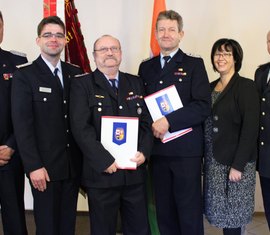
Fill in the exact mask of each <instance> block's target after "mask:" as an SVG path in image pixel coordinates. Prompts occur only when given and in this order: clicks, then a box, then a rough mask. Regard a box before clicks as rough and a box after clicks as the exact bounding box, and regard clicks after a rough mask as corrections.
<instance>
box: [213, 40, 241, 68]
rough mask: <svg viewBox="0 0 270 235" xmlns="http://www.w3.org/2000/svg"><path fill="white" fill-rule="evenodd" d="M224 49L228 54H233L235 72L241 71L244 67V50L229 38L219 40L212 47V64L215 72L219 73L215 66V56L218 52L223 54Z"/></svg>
mask: <svg viewBox="0 0 270 235" xmlns="http://www.w3.org/2000/svg"><path fill="white" fill-rule="evenodd" d="M223 48H224V49H225V51H226V52H232V55H233V59H234V61H235V71H236V72H239V70H240V69H241V67H242V60H243V50H242V47H241V46H240V44H239V43H238V42H237V41H235V40H233V39H229V38H221V39H219V40H217V41H216V42H215V43H214V45H213V47H212V51H211V62H212V66H213V69H214V71H217V69H216V67H215V64H214V55H215V53H216V52H217V51H219V52H222V51H223Z"/></svg>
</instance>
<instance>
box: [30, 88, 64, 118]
mask: <svg viewBox="0 0 270 235" xmlns="http://www.w3.org/2000/svg"><path fill="white" fill-rule="evenodd" d="M58 102H60V100H58V101H57V99H56V98H55V97H54V95H53V94H52V93H42V92H40V93H35V94H34V95H33V107H34V110H35V113H36V114H40V115H41V116H42V115H46V116H48V115H49V114H51V113H52V112H54V111H55V110H54V107H56V106H57V107H58ZM59 105H61V104H60V103H59ZM59 107H61V106H59Z"/></svg>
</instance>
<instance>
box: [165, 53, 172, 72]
mask: <svg viewBox="0 0 270 235" xmlns="http://www.w3.org/2000/svg"><path fill="white" fill-rule="evenodd" d="M170 59H171V56H169V55H166V56H163V60H164V66H163V69H164V68H165V67H166V65H167V64H168V63H169V60H170Z"/></svg>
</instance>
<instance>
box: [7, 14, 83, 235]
mask: <svg viewBox="0 0 270 235" xmlns="http://www.w3.org/2000/svg"><path fill="white" fill-rule="evenodd" d="M37 33H38V37H37V39H36V43H37V45H38V46H39V47H40V51H41V54H40V56H39V57H38V58H37V59H36V60H35V61H33V63H32V64H30V65H27V66H25V67H22V68H20V69H18V70H17V71H16V73H15V74H14V80H13V81H14V82H13V84H12V115H13V122H14V130H15V136H16V138H17V141H18V147H19V150H20V152H21V157H22V161H23V166H24V169H25V172H26V174H27V176H28V177H29V180H30V185H31V189H32V195H33V199H34V217H35V223H36V234H38V235H40V234H46V235H47V234H50V235H60V234H61V235H69V234H70V235H74V233H75V219H76V208H77V197H78V190H79V180H80V171H81V154H80V151H79V149H78V148H77V146H76V144H75V141H74V140H73V137H72V133H71V131H70V127H69V90H70V80H71V78H72V77H73V76H74V75H76V74H80V73H82V71H81V69H80V68H78V67H75V66H73V65H71V64H67V63H65V62H62V61H61V60H60V54H61V52H62V51H63V49H64V47H65V44H66V38H65V26H64V23H63V22H62V21H61V19H60V18H59V17H57V16H50V17H48V18H44V19H42V20H41V22H40V23H39V25H38V28H37Z"/></svg>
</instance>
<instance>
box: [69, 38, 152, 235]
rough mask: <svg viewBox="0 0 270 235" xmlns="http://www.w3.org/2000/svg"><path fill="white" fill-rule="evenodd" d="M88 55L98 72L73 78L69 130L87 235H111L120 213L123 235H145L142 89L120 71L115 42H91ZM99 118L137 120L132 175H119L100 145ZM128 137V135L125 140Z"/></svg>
mask: <svg viewBox="0 0 270 235" xmlns="http://www.w3.org/2000/svg"><path fill="white" fill-rule="evenodd" d="M93 55H94V59H95V63H96V65H97V69H96V70H95V71H94V72H93V73H91V74H87V75H83V76H81V77H76V78H74V79H73V81H72V85H71V93H70V109H71V110H70V112H71V127H72V131H73V133H74V136H75V139H76V141H77V143H78V145H79V147H80V148H81V150H82V152H83V176H82V184H83V186H84V187H85V190H86V192H87V195H88V202H89V215H90V223H91V225H90V227H91V234H92V235H115V233H116V221H117V213H118V211H119V210H120V212H121V220H122V230H123V234H126V235H131V234H138V235H149V224H148V219H147V205H146V193H145V175H146V160H147V158H148V157H149V156H150V153H151V147H152V142H153V135H152V132H151V118H150V116H149V113H148V112H147V108H146V106H145V103H144V100H143V85H142V83H141V80H140V79H139V78H138V77H137V76H133V75H131V74H128V73H123V72H121V71H119V66H120V63H121V59H122V51H121V46H120V42H119V41H118V40H117V39H116V38H114V37H112V36H109V35H104V36H102V37H101V38H99V39H98V40H96V42H95V44H94V52H93ZM114 84H115V86H114ZM102 116H123V117H135V118H138V119H139V125H138V130H139V133H138V146H135V148H136V149H137V151H138V152H137V153H136V154H135V153H134V155H133V154H132V155H131V156H130V158H131V159H132V161H134V162H135V163H136V164H135V165H137V169H136V170H127V169H119V166H118V164H117V163H116V161H115V158H114V157H113V155H112V153H110V152H109V151H108V150H107V149H106V148H105V147H104V146H103V144H102V143H101V131H102V130H101V119H102ZM125 133H126V132H125ZM108 134H109V133H108ZM133 134H134V133H131V132H130V133H127V138H129V137H128V136H131V135H133ZM120 149H121V148H120ZM126 154H128V153H126Z"/></svg>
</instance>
